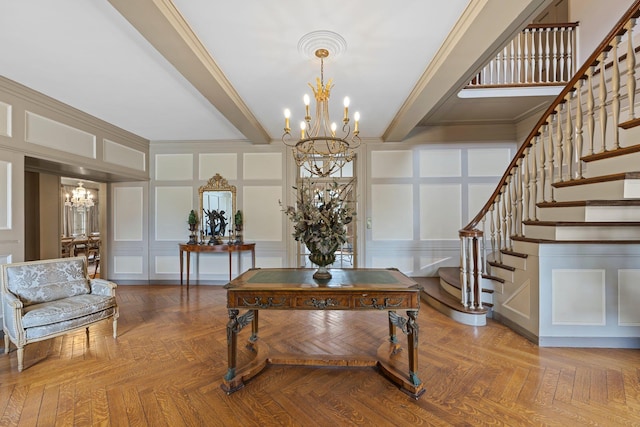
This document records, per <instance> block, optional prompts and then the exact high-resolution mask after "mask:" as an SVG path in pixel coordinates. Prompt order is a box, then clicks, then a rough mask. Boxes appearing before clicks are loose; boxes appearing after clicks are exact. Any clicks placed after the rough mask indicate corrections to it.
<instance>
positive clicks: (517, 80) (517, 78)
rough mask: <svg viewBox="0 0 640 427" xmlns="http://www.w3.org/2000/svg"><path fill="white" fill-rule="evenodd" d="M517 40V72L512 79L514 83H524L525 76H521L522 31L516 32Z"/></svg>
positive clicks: (522, 59)
mask: <svg viewBox="0 0 640 427" xmlns="http://www.w3.org/2000/svg"><path fill="white" fill-rule="evenodd" d="M525 33H526V30H525ZM517 40H518V42H517V46H518V53H517V57H516V67H517V70H518V71H517V73H516V76H515V79H514V83H524V82H525V81H526V78H523V76H522V70H523V67H522V62H523V61H524V58H523V57H522V44H523V43H524V40H525V39H524V37H523V33H518V39H517Z"/></svg>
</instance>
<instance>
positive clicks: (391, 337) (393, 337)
mask: <svg viewBox="0 0 640 427" xmlns="http://www.w3.org/2000/svg"><path fill="white" fill-rule="evenodd" d="M392 312H393V313H395V311H393V310H390V311H389V342H391V343H393V344H397V342H398V337H397V336H396V325H395V324H394V323H393V322H392V321H391V318H392V314H391V313H392Z"/></svg>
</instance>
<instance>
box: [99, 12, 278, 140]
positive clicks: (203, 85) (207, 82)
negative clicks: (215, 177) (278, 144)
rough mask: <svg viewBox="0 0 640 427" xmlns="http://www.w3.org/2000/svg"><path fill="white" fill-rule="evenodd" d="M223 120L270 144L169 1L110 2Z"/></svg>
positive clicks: (252, 138) (262, 129)
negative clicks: (225, 119) (224, 118)
mask: <svg viewBox="0 0 640 427" xmlns="http://www.w3.org/2000/svg"><path fill="white" fill-rule="evenodd" d="M109 3H111V5H113V7H114V8H115V9H116V10H117V11H118V12H119V13H120V14H121V15H122V16H123V17H124V18H125V19H126V20H127V21H129V22H130V23H131V25H132V26H133V27H134V28H135V29H136V30H137V31H138V32H139V33H140V34H141V35H142V36H143V37H144V38H146V39H147V41H149V43H151V45H152V46H153V47H154V48H155V49H156V50H157V51H158V52H160V54H161V55H162V56H164V57H165V58H166V59H167V60H168V61H169V62H170V63H171V64H172V65H173V66H174V67H175V68H176V69H177V70H178V71H179V72H180V73H181V74H182V75H183V76H184V77H185V78H186V79H187V80H188V81H189V82H190V83H191V84H192V85H193V86H194V87H195V88H196V89H197V90H198V91H199V92H200V93H201V94H202V95H203V96H204V97H205V98H206V99H207V100H208V101H209V102H210V103H211V104H212V105H213V106H214V107H215V108H216V109H217V110H218V111H219V112H220V113H221V114H222V115H223V116H224V117H226V118H227V120H229V122H231V124H232V125H234V126H235V127H236V128H237V129H238V130H239V131H240V132H241V133H242V134H243V135H244V136H245V137H246V138H247V139H248V140H249V141H251V142H252V143H254V144H268V143H269V142H270V141H271V138H270V137H269V135H268V133H267V131H266V130H265V129H264V128H263V127H262V125H261V124H260V123H259V122H258V120H257V119H256V118H255V116H254V115H253V113H252V112H251V110H249V108H248V107H247V105H246V104H245V103H244V101H243V100H242V99H241V98H240V95H238V93H237V92H236V90H235V89H234V88H233V86H232V85H231V83H230V82H229V81H228V80H227V78H226V77H225V75H224V73H223V72H222V70H220V68H219V67H218V65H217V64H216V63H215V61H214V60H213V58H212V57H211V55H210V54H209V52H208V51H207V49H206V48H205V47H204V45H203V44H202V42H201V41H200V40H199V39H198V37H197V36H196V35H195V34H194V32H193V30H192V29H191V28H190V27H189V25H188V24H187V22H186V21H185V19H184V18H183V16H182V15H181V14H180V12H179V11H178V10H177V9H176V7H175V6H174V5H173V3H172V2H171V1H169V0H136V1H131V0H109Z"/></svg>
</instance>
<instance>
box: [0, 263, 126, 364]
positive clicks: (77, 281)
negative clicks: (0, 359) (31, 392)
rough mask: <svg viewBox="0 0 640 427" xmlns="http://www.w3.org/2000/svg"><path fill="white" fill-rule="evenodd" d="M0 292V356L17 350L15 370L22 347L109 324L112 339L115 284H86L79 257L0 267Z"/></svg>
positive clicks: (92, 281) (98, 281)
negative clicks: (0, 343)
mask: <svg viewBox="0 0 640 427" xmlns="http://www.w3.org/2000/svg"><path fill="white" fill-rule="evenodd" d="M1 279H2V280H1V282H0V292H1V296H2V309H3V312H4V315H3V325H2V329H3V331H4V344H5V353H8V352H9V342H10V341H11V342H12V343H14V344H15V346H16V347H17V356H18V371H22V369H23V356H24V347H25V345H27V344H29V343H33V342H37V341H42V340H46V339H49V338H53V337H56V336H59V335H62V334H66V333H68V332H73V331H76V330H78V329H82V328H86V330H87V334H88V333H89V326H90V325H92V324H94V323H96V322H99V321H101V320H105V319H109V318H112V319H113V337H114V338H116V336H117V319H118V305H117V303H116V295H115V289H116V284H115V283H113V282H109V281H107V280H104V279H90V278H89V276H88V273H87V259H86V257H84V256H81V257H71V258H59V259H49V260H41V261H29V262H19V263H13V264H4V265H2V277H1Z"/></svg>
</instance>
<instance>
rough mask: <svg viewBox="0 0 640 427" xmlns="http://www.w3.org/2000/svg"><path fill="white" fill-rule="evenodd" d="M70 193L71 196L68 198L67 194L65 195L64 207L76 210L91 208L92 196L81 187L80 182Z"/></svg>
mask: <svg viewBox="0 0 640 427" xmlns="http://www.w3.org/2000/svg"><path fill="white" fill-rule="evenodd" d="M71 193H72V194H71V196H69V194H68V193H67V194H66V195H65V200H64V205H65V206H72V207H76V208H90V207H91V206H93V194H91V192H90V191H89V190H87V189H86V188H84V187H83V184H82V182H79V183H78V186H77V187H76V188H74V189H73V191H72V192H71Z"/></svg>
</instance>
